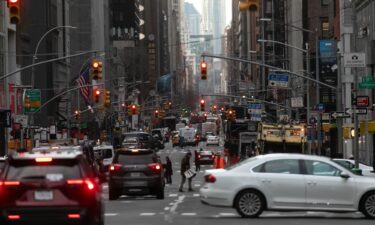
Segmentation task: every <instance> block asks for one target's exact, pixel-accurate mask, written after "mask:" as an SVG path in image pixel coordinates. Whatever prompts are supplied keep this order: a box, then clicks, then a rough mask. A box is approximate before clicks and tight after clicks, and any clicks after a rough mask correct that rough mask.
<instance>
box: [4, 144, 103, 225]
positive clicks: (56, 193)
mask: <svg viewBox="0 0 375 225" xmlns="http://www.w3.org/2000/svg"><path fill="white" fill-rule="evenodd" d="M0 199H1V201H0V224H18V223H20V224H21V223H22V224H51V223H54V224H95V225H102V224H104V209H103V205H104V204H103V203H102V198H101V186H100V184H99V182H98V181H97V178H96V177H95V175H94V172H93V171H92V169H91V168H90V166H89V164H88V162H87V160H86V158H85V157H84V155H82V153H78V152H77V151H71V152H70V151H65V150H64V151H63V152H61V151H56V152H50V153H13V154H11V155H10V156H9V158H8V160H7V161H6V163H5V167H4V171H3V173H2V174H1V175H0Z"/></svg>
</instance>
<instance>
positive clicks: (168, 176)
mask: <svg viewBox="0 0 375 225" xmlns="http://www.w3.org/2000/svg"><path fill="white" fill-rule="evenodd" d="M166 161H167V163H166V164H165V179H166V180H167V184H172V175H173V169H172V162H171V159H170V158H169V157H168V156H167V157H166Z"/></svg>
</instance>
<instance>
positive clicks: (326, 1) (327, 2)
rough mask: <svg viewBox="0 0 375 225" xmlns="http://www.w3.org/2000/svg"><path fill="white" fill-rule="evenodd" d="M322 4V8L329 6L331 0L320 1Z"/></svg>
mask: <svg viewBox="0 0 375 225" xmlns="http://www.w3.org/2000/svg"><path fill="white" fill-rule="evenodd" d="M334 1H335V0H334ZM320 3H321V5H322V6H328V4H329V0H320Z"/></svg>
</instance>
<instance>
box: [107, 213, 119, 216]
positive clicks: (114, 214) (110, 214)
mask: <svg viewBox="0 0 375 225" xmlns="http://www.w3.org/2000/svg"><path fill="white" fill-rule="evenodd" d="M117 215H118V213H104V216H117Z"/></svg>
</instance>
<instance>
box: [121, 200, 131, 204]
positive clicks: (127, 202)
mask: <svg viewBox="0 0 375 225" xmlns="http://www.w3.org/2000/svg"><path fill="white" fill-rule="evenodd" d="M121 203H124V204H129V203H133V201H121Z"/></svg>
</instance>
